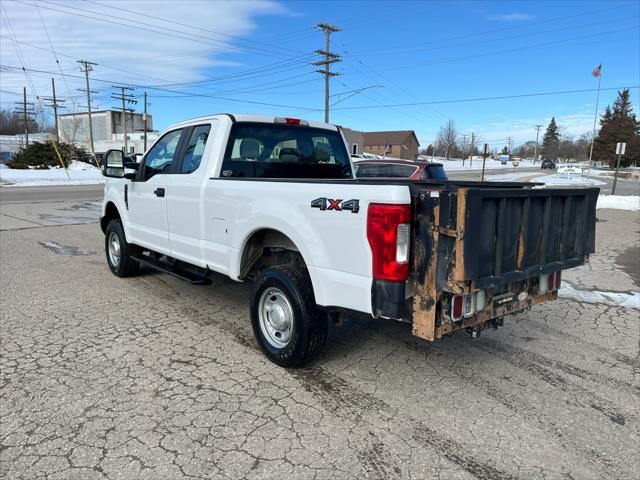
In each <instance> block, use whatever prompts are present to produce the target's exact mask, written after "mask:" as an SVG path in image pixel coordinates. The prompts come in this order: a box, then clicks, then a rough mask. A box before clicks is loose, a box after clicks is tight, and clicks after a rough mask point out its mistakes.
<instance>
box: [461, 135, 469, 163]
mask: <svg viewBox="0 0 640 480" xmlns="http://www.w3.org/2000/svg"><path fill="white" fill-rule="evenodd" d="M467 137H468V135H462V146H463V147H464V149H465V151H464V152H463V153H462V166H463V167H464V161H465V160H466V156H467V152H466V150H467V149H468V145H467Z"/></svg>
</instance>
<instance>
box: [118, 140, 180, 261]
mask: <svg viewBox="0 0 640 480" xmlns="http://www.w3.org/2000/svg"><path fill="white" fill-rule="evenodd" d="M183 133H184V129H182V128H179V129H176V130H172V131H170V132H168V133H166V134H165V135H163V136H162V137H161V138H160V139H159V140H158V141H157V142H156V143H155V144H154V145H153V147H152V148H151V150H149V152H147V154H146V155H145V156H144V159H143V161H142V162H141V165H140V169H139V171H138V176H137V178H136V181H135V182H131V184H130V185H129V192H128V197H129V236H130V237H131V242H132V243H135V244H136V245H141V246H144V247H148V248H150V249H152V250H154V251H157V252H160V253H164V254H167V255H170V254H171V249H170V246H169V228H168V221H167V198H166V194H167V190H168V189H169V188H170V186H169V184H170V179H171V177H173V174H174V172H175V168H176V162H175V160H176V159H177V158H179V157H180V151H181V149H182V147H183V144H184V138H183Z"/></svg>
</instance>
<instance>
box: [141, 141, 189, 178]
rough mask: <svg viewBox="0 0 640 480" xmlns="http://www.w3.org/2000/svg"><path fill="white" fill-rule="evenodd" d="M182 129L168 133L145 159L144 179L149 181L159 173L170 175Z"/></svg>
mask: <svg viewBox="0 0 640 480" xmlns="http://www.w3.org/2000/svg"><path fill="white" fill-rule="evenodd" d="M181 135H182V129H180V130H174V131H173V132H169V133H167V134H166V135H165V136H164V137H162V138H161V139H160V140H158V142H157V143H156V144H155V145H154V146H153V148H152V149H151V150H150V151H149V153H147V155H146V156H145V158H144V172H143V173H144V178H143V180H144V181H146V180H149V179H150V178H151V177H153V176H154V175H156V174H158V173H170V172H171V166H172V164H173V158H174V156H175V154H176V150H177V149H178V144H179V143H180V136H181Z"/></svg>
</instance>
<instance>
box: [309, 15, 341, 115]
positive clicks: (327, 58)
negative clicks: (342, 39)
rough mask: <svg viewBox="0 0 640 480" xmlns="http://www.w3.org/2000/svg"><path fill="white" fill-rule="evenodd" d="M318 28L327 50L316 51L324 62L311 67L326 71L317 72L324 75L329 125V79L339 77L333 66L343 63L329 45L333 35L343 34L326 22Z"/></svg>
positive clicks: (325, 106)
mask: <svg viewBox="0 0 640 480" xmlns="http://www.w3.org/2000/svg"><path fill="white" fill-rule="evenodd" d="M317 26H318V28H319V29H320V30H322V31H323V32H324V37H325V49H324V50H316V51H315V53H319V54H320V55H322V56H324V60H320V61H318V62H313V63H312V64H311V65H315V66H316V67H320V66H324V69H322V70H316V72H318V73H321V74H323V75H324V123H329V79H330V78H331V77H335V76H337V75H338V73H335V72H332V71H331V65H333V64H334V63H337V62H340V61H341V59H340V55H338V54H337V53H333V52H332V51H331V48H330V46H329V44H330V41H331V40H330V39H331V34H332V33H337V32H341V31H342V29H341V28H340V27H336V26H335V25H331V24H329V23H325V22H321V23H319V24H318V25H317Z"/></svg>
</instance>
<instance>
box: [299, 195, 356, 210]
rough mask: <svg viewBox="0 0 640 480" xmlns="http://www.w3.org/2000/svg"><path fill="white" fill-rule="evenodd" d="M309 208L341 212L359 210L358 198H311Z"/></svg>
mask: <svg viewBox="0 0 640 480" xmlns="http://www.w3.org/2000/svg"><path fill="white" fill-rule="evenodd" d="M311 208H319V209H320V210H335V211H336V212H341V211H342V210H349V211H351V213H358V212H359V211H360V200H356V199H351V200H344V201H343V200H342V199H341V198H338V199H335V200H334V199H333V198H326V197H320V198H316V199H315V200H311Z"/></svg>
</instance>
